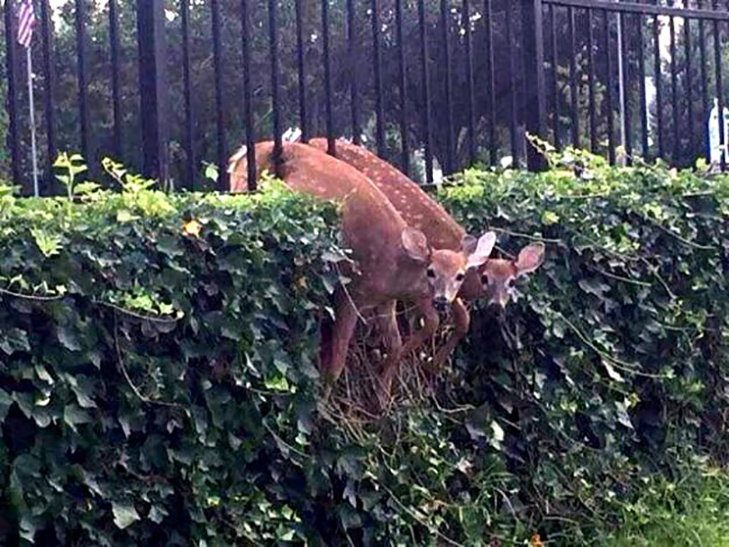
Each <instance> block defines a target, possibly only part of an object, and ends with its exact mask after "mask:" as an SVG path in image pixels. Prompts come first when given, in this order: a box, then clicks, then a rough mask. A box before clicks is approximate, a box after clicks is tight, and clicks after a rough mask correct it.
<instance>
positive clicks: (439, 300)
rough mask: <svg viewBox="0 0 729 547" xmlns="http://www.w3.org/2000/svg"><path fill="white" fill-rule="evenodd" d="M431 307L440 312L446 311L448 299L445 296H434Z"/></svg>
mask: <svg viewBox="0 0 729 547" xmlns="http://www.w3.org/2000/svg"><path fill="white" fill-rule="evenodd" d="M433 307H434V308H435V309H436V310H437V311H439V312H441V313H443V312H445V311H448V299H447V298H446V297H445V296H436V297H435V298H433Z"/></svg>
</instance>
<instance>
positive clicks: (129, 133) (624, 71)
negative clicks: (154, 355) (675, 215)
mask: <svg viewBox="0 0 729 547" xmlns="http://www.w3.org/2000/svg"><path fill="white" fill-rule="evenodd" d="M36 8H37V9H36V11H37V13H38V14H39V16H40V23H41V24H40V25H39V36H38V37H37V39H36V40H35V42H34V45H33V58H34V60H35V63H36V65H35V66H36V69H37V74H36V78H35V88H36V96H37V97H39V100H38V105H37V108H38V112H39V114H40V122H39V127H38V129H39V133H40V137H41V140H40V142H41V143H42V147H41V148H42V149H41V151H40V153H39V155H40V156H41V158H40V159H41V160H42V163H43V164H44V165H45V168H44V184H43V186H42V187H43V191H44V193H47V194H48V193H54V192H56V191H57V190H58V189H57V188H56V185H55V183H54V177H53V175H52V162H53V160H54V158H55V156H56V154H57V151H58V150H59V149H60V150H77V151H79V152H80V153H82V154H83V155H84V157H86V158H87V159H88V161H89V163H90V164H91V165H95V164H97V163H98V160H99V159H101V157H102V156H106V155H110V156H113V157H115V158H117V159H120V160H122V161H124V162H125V163H127V164H129V165H130V166H132V167H138V168H139V169H142V170H143V171H144V172H145V174H147V175H150V176H156V177H159V178H160V179H161V180H164V181H174V185H175V186H176V187H178V188H179V187H188V188H201V187H204V186H206V185H210V184H211V183H210V181H208V180H206V179H205V177H204V176H203V173H204V172H206V171H207V172H209V173H210V172H212V171H214V170H212V171H211V169H210V166H215V167H217V172H218V178H217V182H215V184H216V185H217V186H218V188H220V189H225V188H226V186H227V180H226V176H225V170H226V161H227V157H228V156H229V155H230V153H231V152H232V151H233V150H234V149H235V148H236V147H237V146H239V145H240V144H241V143H243V142H247V143H248V144H249V145H250V144H252V143H254V142H256V141H257V140H261V139H275V140H277V141H279V142H280V140H281V138H282V133H283V132H284V131H285V130H286V129H287V128H289V127H298V128H300V129H301V131H302V133H303V138H304V139H307V138H309V137H312V136H316V135H326V136H328V137H330V138H331V139H333V138H334V137H337V136H346V137H348V138H351V139H352V140H354V141H355V142H358V143H359V142H362V143H365V144H367V145H368V146H371V147H372V148H373V149H375V150H376V151H377V152H378V153H379V154H380V155H381V156H383V157H385V158H386V159H388V160H390V161H392V162H393V163H395V164H396V165H398V166H399V167H400V168H401V169H402V170H403V171H405V172H406V173H409V174H410V175H411V176H412V177H413V178H415V179H417V180H421V181H423V182H431V181H433V180H434V179H437V178H438V177H439V176H440V173H445V174H448V173H451V172H454V171H457V170H459V169H462V168H464V167H465V166H467V165H470V164H473V163H478V162H481V163H484V164H491V165H495V164H498V163H501V162H507V161H508V162H513V163H516V164H519V165H525V166H526V165H527V164H528V165H529V167H531V168H538V167H539V166H540V157H539V156H538V155H536V154H534V153H533V150H532V149H531V147H530V146H528V145H527V143H526V140H525V138H524V137H525V133H526V132H530V133H534V134H536V135H539V136H541V137H542V138H545V139H547V140H549V141H550V142H552V143H554V144H555V145H556V146H558V147H561V146H564V145H566V144H571V145H574V146H578V147H587V148H590V149H592V150H593V151H595V152H596V153H599V154H604V155H605V156H606V157H608V158H610V160H611V161H613V162H614V161H618V160H620V159H621V157H624V158H626V161H630V159H631V158H632V157H633V156H634V155H641V156H645V157H648V158H656V157H661V158H664V159H666V160H667V161H670V162H672V163H674V164H677V165H687V164H690V163H692V162H693V161H695V160H696V159H697V158H698V157H702V156H706V157H708V158H714V159H717V158H718V154H717V150H718V148H719V146H720V144H721V143H723V142H724V139H725V136H724V128H725V126H724V123H723V121H722V122H717V123H716V124H715V125H716V128H717V130H716V131H714V133H715V134H716V135H715V136H714V137H713V141H712V140H711V138H712V137H710V132H709V126H708V121H709V119H710V118H711V115H712V107H713V106H714V102H715V103H716V110H715V112H714V113H715V115H716V117H718V118H719V119H720V120H721V119H723V113H724V105H725V103H726V97H727V95H726V93H727V91H729V89H727V82H726V81H725V78H724V77H723V67H724V65H725V63H727V62H729V59H727V58H726V57H727V54H726V52H725V45H726V43H727V40H729V33H728V31H729V25H727V22H729V12H727V3H725V2H723V1H722V2H719V1H718V0H683V1H678V0H676V1H671V0H666V1H665V2H658V1H657V0H656V1H652V2H641V3H639V2H635V1H631V2H628V1H610V0H174V1H164V0H137V1H136V2H118V0H108V2H106V3H97V2H92V1H90V0H69V1H68V2H67V3H66V4H65V5H62V6H61V7H58V8H56V9H55V10H52V9H51V6H50V3H49V0H36ZM16 9H17V0H15V1H14V0H6V1H5V6H4V10H5V17H4V21H5V25H4V29H3V31H4V32H5V41H4V46H5V48H4V56H5V84H6V85H5V88H4V92H5V94H6V97H7V114H8V115H7V123H6V124H5V125H6V127H5V130H6V133H7V142H8V151H9V158H8V161H7V163H8V165H9V169H8V170H9V175H8V176H10V177H12V179H13V180H14V181H15V182H16V183H19V184H22V185H23V188H24V189H25V190H26V191H29V190H30V187H31V185H30V177H29V165H30V162H29V156H30V151H29V146H28V141H29V138H28V132H29V130H28V119H27V110H28V107H27V100H26V99H27V98H26V93H27V90H26V89H25V86H24V78H23V77H22V76H21V75H23V74H25V73H24V70H25V58H24V55H21V54H20V47H19V46H17V44H16V42H15V26H16V24H17V22H16V19H15V17H16V15H15V13H16ZM728 118H729V117H728ZM623 150H624V153H623V154H621V151H623ZM249 153H250V154H252V153H253V147H252V146H249ZM722 159H723V157H722ZM253 163H254V162H250V164H251V166H252V165H253ZM92 175H94V172H93V171H92ZM251 180H255V177H251Z"/></svg>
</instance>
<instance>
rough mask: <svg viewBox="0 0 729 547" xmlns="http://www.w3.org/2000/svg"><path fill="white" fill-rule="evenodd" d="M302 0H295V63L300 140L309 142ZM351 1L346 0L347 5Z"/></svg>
mask: <svg viewBox="0 0 729 547" xmlns="http://www.w3.org/2000/svg"><path fill="white" fill-rule="evenodd" d="M302 1H303V0H296V64H297V67H298V77H299V124H301V142H309V123H308V115H307V108H306V63H305V61H304V20H303V14H302V11H301V8H302V6H301V2H302ZM351 1H352V0H348V5H349V3H351ZM352 58H353V56H350V60H351V59H352ZM350 62H351V61H350ZM350 66H353V65H350ZM353 85H354V84H353ZM355 142H357V141H356V140H355Z"/></svg>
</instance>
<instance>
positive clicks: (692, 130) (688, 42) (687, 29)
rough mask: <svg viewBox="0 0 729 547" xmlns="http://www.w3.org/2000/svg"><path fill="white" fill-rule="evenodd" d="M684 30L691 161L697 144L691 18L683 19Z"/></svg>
mask: <svg viewBox="0 0 729 547" xmlns="http://www.w3.org/2000/svg"><path fill="white" fill-rule="evenodd" d="M683 30H684V38H683V39H684V45H685V47H686V53H685V55H686V104H687V106H688V139H689V158H688V159H689V161H692V160H693V156H694V150H695V144H696V140H695V137H696V131H695V129H696V128H695V127H694V90H693V80H692V77H691V76H692V74H691V73H692V67H693V63H692V61H693V59H692V56H693V53H692V51H691V48H692V47H693V44H692V42H691V20H690V19H686V18H684V20H683Z"/></svg>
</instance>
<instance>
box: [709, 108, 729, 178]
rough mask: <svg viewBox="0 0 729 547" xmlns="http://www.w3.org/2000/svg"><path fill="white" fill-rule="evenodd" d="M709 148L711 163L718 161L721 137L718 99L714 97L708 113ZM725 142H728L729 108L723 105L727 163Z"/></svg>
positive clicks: (725, 154)
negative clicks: (712, 106) (712, 105)
mask: <svg viewBox="0 0 729 547" xmlns="http://www.w3.org/2000/svg"><path fill="white" fill-rule="evenodd" d="M708 130H709V148H710V150H711V163H712V164H715V163H719V162H720V161H721V156H720V154H721V139H720V138H719V137H720V135H719V100H718V99H714V108H712V109H711V114H709V127H708ZM727 142H729V108H727V107H724V161H725V162H727V163H729V153H728V151H727Z"/></svg>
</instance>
